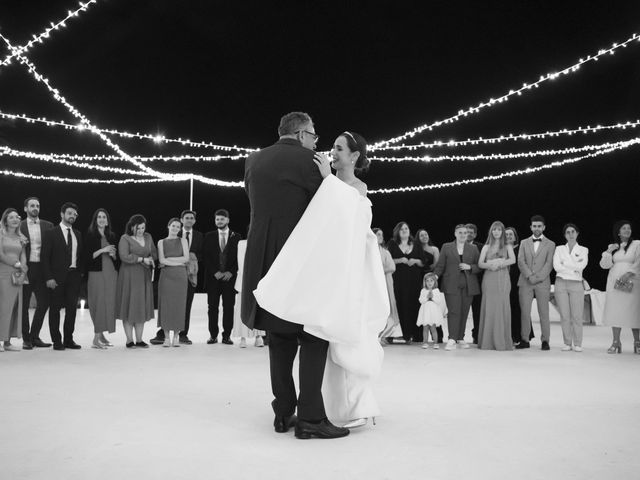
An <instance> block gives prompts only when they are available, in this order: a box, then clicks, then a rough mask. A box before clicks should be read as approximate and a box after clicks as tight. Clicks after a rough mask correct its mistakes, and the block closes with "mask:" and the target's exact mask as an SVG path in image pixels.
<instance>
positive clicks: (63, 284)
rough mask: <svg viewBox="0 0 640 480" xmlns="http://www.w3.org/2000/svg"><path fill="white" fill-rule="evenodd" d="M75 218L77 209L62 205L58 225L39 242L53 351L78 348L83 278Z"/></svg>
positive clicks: (66, 204) (80, 240)
mask: <svg viewBox="0 0 640 480" xmlns="http://www.w3.org/2000/svg"><path fill="white" fill-rule="evenodd" d="M76 218H78V207H77V206H76V205H75V204H74V203H70V202H67V203H65V204H64V205H62V207H61V208H60V219H61V221H60V224H59V225H56V226H55V227H53V228H52V229H51V230H47V231H46V232H45V234H44V236H43V239H42V270H43V272H44V278H45V280H46V282H47V288H49V289H50V290H51V306H50V308H49V332H50V333H51V340H53V349H54V350H64V349H66V348H69V349H73V350H76V349H79V348H81V347H80V345H78V344H77V343H76V342H74V341H73V331H74V329H75V324H76V311H77V309H78V296H79V294H80V282H81V279H82V275H81V272H82V265H81V260H82V236H81V235H80V232H79V231H78V230H76V229H75V228H73V224H74V223H75V221H76ZM61 308H64V309H65V314H64V329H63V331H64V339H63V337H62V336H61V335H60V309H61ZM63 340H64V341H63Z"/></svg>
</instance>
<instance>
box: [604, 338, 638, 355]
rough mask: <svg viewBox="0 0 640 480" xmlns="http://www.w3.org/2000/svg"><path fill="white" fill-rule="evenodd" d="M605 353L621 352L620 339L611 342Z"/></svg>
mask: <svg viewBox="0 0 640 480" xmlns="http://www.w3.org/2000/svg"><path fill="white" fill-rule="evenodd" d="M634 350H635V344H634ZM607 353H622V344H621V343H620V341H619V340H618V341H617V342H613V343H612V344H611V346H610V347H609V350H607Z"/></svg>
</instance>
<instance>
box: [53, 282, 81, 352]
mask: <svg viewBox="0 0 640 480" xmlns="http://www.w3.org/2000/svg"><path fill="white" fill-rule="evenodd" d="M80 280H81V278H80V272H79V271H78V270H71V271H69V273H68V274H67V278H66V279H65V280H64V282H62V283H61V284H58V286H57V287H56V288H54V289H53V291H52V292H51V306H50V308H49V332H50V333H51V340H52V341H53V343H54V344H61V343H63V342H62V338H63V337H62V336H60V309H61V308H64V309H65V313H64V327H63V333H64V343H71V342H72V341H73V331H74V329H75V326H76V310H77V309H78V296H79V295H80Z"/></svg>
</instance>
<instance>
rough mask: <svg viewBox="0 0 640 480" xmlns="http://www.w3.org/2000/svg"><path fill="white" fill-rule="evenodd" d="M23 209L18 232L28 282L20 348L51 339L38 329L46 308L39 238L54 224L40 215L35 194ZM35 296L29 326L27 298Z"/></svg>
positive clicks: (25, 287) (24, 296) (42, 343)
mask: <svg viewBox="0 0 640 480" xmlns="http://www.w3.org/2000/svg"><path fill="white" fill-rule="evenodd" d="M24 211H25V213H26V214H27V218H26V219H24V220H22V222H20V232H22V234H23V235H24V236H25V237H27V239H28V240H29V243H27V245H26V248H25V250H26V255H27V266H28V267H29V271H28V272H27V278H28V279H29V282H28V283H25V284H24V285H23V286H22V348H23V349H24V350H32V349H33V347H40V348H47V347H50V346H51V344H50V343H45V342H43V341H42V340H41V339H40V330H41V329H42V324H43V323H44V316H45V315H46V314H47V310H48V309H49V291H48V290H47V285H46V283H45V278H44V273H43V271H42V262H41V261H40V256H41V254H42V238H43V236H44V233H45V232H46V231H47V230H51V229H52V228H53V223H51V222H47V221H46V220H41V219H40V200H38V198H37V197H29V198H27V199H26V200H25V201H24ZM32 293H34V294H35V296H36V311H35V313H34V314H33V322H32V323H31V328H29V302H30V300H31V294H32Z"/></svg>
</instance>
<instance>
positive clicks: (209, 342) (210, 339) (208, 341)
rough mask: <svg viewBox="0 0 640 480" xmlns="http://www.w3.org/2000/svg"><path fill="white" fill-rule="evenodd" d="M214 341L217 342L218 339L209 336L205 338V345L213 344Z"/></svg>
mask: <svg viewBox="0 0 640 480" xmlns="http://www.w3.org/2000/svg"><path fill="white" fill-rule="evenodd" d="M214 343H218V339H217V338H213V337H209V340H207V345H213V344H214Z"/></svg>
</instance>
